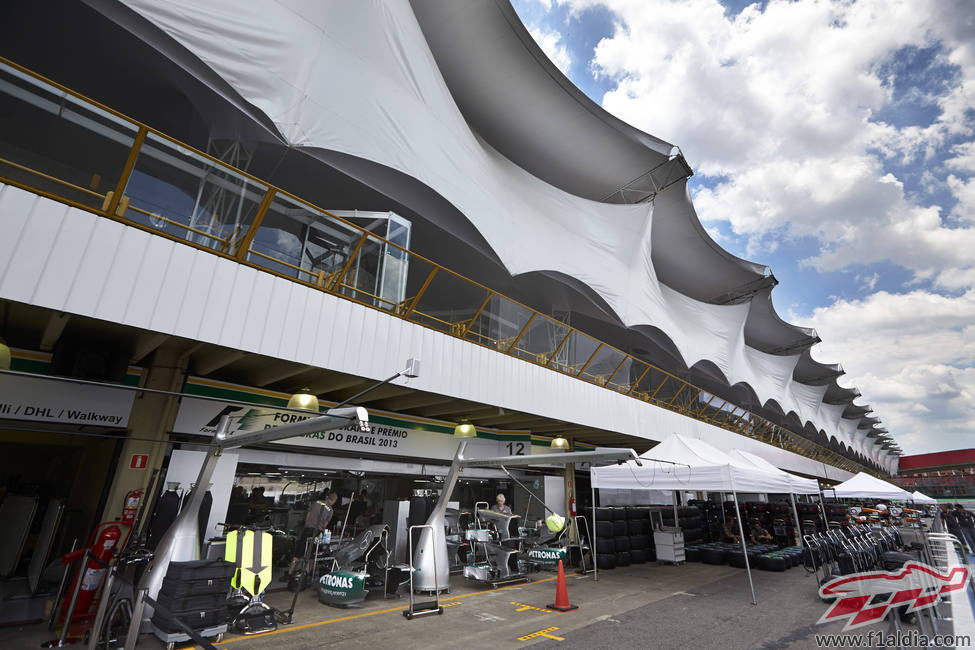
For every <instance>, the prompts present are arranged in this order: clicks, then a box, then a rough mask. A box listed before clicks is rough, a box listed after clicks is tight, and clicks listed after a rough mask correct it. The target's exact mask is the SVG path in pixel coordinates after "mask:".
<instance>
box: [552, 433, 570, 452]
mask: <svg viewBox="0 0 975 650" xmlns="http://www.w3.org/2000/svg"><path fill="white" fill-rule="evenodd" d="M551 446H552V449H558V450H560V451H569V447H570V446H571V445H569V441H568V440H566V439H565V438H563V437H562V436H558V437H557V438H553V439H552V445H551Z"/></svg>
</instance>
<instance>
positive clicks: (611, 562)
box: [596, 553, 616, 571]
mask: <svg viewBox="0 0 975 650" xmlns="http://www.w3.org/2000/svg"><path fill="white" fill-rule="evenodd" d="M596 568H598V569H599V570H600V571H602V570H603V569H615V568H616V554H615V553H596Z"/></svg>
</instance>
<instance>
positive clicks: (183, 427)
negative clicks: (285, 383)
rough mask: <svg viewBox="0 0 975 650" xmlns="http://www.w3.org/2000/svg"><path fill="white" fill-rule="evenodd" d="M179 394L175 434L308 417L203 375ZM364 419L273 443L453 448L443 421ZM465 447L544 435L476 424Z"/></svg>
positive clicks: (417, 454) (374, 451)
mask: <svg viewBox="0 0 975 650" xmlns="http://www.w3.org/2000/svg"><path fill="white" fill-rule="evenodd" d="M184 393H187V395H186V396H184V397H183V398H182V399H181V401H180V408H179V413H178V414H177V416H176V422H175V424H174V425H173V431H174V432H176V433H184V434H195V435H205V436H212V435H214V434H215V433H216V431H217V425H218V424H219V423H220V419H221V418H222V417H223V416H225V415H226V416H228V417H229V418H230V432H229V435H230V436H233V435H234V434H236V433H242V432H247V431H257V430H260V429H269V428H271V427H276V426H280V425H282V424H289V423H291V422H297V421H301V420H306V419H308V418H310V417H314V414H312V413H309V414H308V415H304V414H301V413H294V412H292V411H288V410H284V409H281V408H275V406H276V404H274V403H273V402H276V403H277V404H279V405H282V406H283V405H284V404H286V403H287V400H288V396H287V395H284V394H280V393H272V392H271V391H264V390H258V389H250V388H248V387H245V386H239V385H235V384H226V383H223V382H215V381H212V380H209V379H203V378H196V377H191V378H189V379H188V380H187V382H186V387H185V388H184ZM192 393H196V394H200V395H208V396H211V395H212V396H214V397H218V396H219V397H226V398H227V399H234V400H241V401H252V400H253V401H255V402H256V401H258V400H260V401H265V402H272V403H271V404H267V405H264V404H254V405H253V406H245V405H243V404H233V403H227V402H218V401H210V400H201V399H194V398H193V397H192ZM328 408H329V405H328V404H322V411H323V412H324V411H325V410H327V409H328ZM369 424H370V430H369V432H368V433H364V432H361V431H359V430H358V426H357V425H356V424H354V423H351V422H350V423H349V425H348V426H347V427H344V428H342V429H336V430H333V431H327V432H318V433H310V434H307V435H304V436H298V437H295V438H288V439H285V440H279V441H277V442H275V443H273V444H281V445H292V446H299V447H313V448H318V449H330V450H336V451H350V452H359V453H364V454H369V455H391V456H408V457H410V458H429V459H436V460H449V459H451V458H453V456H454V452H455V451H456V450H457V440H456V439H455V438H454V437H453V431H454V429H453V427H454V425H453V424H452V423H449V422H440V421H436V420H428V419H425V418H419V417H413V416H408V415H398V414H395V413H389V412H386V411H377V410H374V409H369ZM533 442H534V444H533ZM468 448H469V450H470V451H471V452H472V453H473V454H474V455H477V456H482V457H489V456H508V455H528V454H535V453H537V454H542V453H547V452H549V451H550V449H549V441H548V440H547V439H542V440H541V441H533V440H532V435H531V433H530V432H528V431H498V430H495V429H486V428H481V427H479V428H478V437H477V438H475V439H471V440H470V441H469V443H468Z"/></svg>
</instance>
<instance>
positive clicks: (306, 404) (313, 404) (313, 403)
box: [288, 388, 318, 413]
mask: <svg viewBox="0 0 975 650" xmlns="http://www.w3.org/2000/svg"><path fill="white" fill-rule="evenodd" d="M288 408H289V409H296V410H299V411H312V412H314V413H318V397H317V396H315V395H312V394H311V391H309V390H308V389H307V388H302V389H301V390H299V391H298V392H297V393H295V394H294V395H292V396H291V399H289V400H288Z"/></svg>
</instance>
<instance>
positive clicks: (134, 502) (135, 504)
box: [121, 489, 144, 526]
mask: <svg viewBox="0 0 975 650" xmlns="http://www.w3.org/2000/svg"><path fill="white" fill-rule="evenodd" d="M143 494H144V491H143V490H141V489H140V490H130V491H129V493H128V494H126V495H125V499H124V500H123V506H122V517H121V520H122V521H123V522H125V523H127V524H129V526H131V525H132V522H134V521H135V516H136V515H137V514H139V504H140V503H142V495H143Z"/></svg>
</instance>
